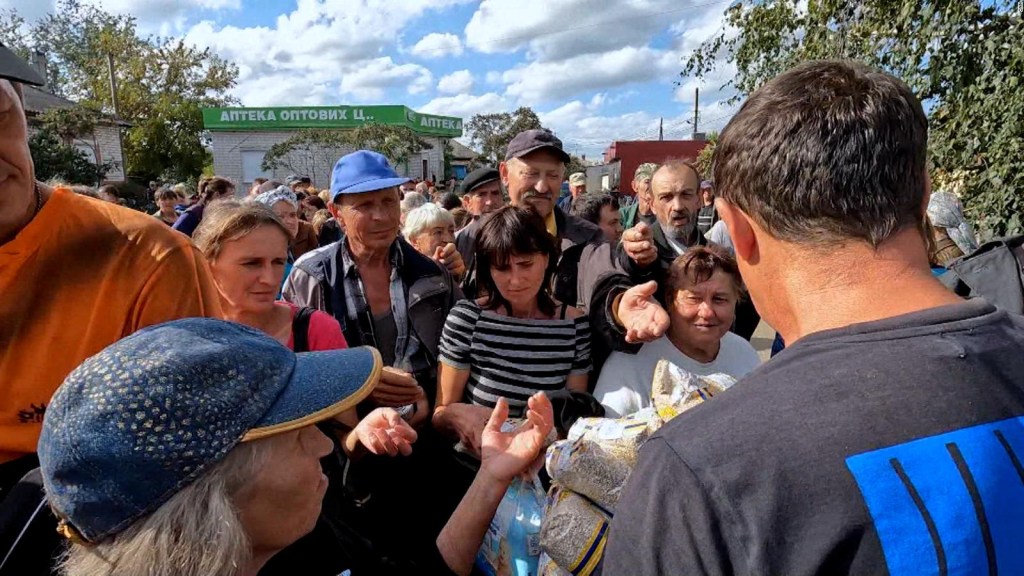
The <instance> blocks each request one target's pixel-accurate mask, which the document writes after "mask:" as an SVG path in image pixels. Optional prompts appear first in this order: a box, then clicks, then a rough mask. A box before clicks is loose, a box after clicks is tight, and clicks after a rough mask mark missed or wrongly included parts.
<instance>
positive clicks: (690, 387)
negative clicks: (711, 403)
mask: <svg viewBox="0 0 1024 576" xmlns="http://www.w3.org/2000/svg"><path fill="white" fill-rule="evenodd" d="M735 383H736V379H735V378H733V377H732V376H729V375H727V374H712V375H710V376H697V375H696V374H691V373H690V372H687V371H686V370H683V369H682V368H680V367H679V366H676V365H675V364H673V363H671V362H669V361H668V360H664V359H662V360H659V361H658V364H657V366H655V367H654V381H653V382H652V384H651V400H653V401H654V407H655V409H656V410H657V411H658V416H659V417H660V418H661V419H662V420H663V421H665V422H668V421H669V420H671V419H673V418H675V417H676V416H678V415H680V414H682V413H683V412H686V411H687V410H689V409H690V408H693V407H694V406H696V405H697V404H700V403H702V402H706V401H708V400H710V399H711V398H713V397H714V396H715V395H717V394H719V393H721V392H724V391H725V390H726V389H727V388H729V387H730V386H732V385H733V384H735Z"/></svg>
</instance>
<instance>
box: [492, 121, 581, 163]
mask: <svg viewBox="0 0 1024 576" xmlns="http://www.w3.org/2000/svg"><path fill="white" fill-rule="evenodd" d="M542 148H548V149H550V150H551V152H552V153H554V154H555V155H556V156H558V157H559V158H560V159H561V160H562V162H565V163H568V162H569V155H568V154H566V153H565V150H562V141H561V140H559V139H558V137H557V136H555V135H554V134H552V133H551V131H550V130H544V129H543V128H541V129H535V130H525V131H523V132H520V133H519V134H516V137H515V138H513V139H512V141H511V142H509V143H508V149H507V150H506V152H505V160H511V159H512V158H522V157H523V156H526V155H527V154H529V153H531V152H536V151H537V150H540V149H542Z"/></svg>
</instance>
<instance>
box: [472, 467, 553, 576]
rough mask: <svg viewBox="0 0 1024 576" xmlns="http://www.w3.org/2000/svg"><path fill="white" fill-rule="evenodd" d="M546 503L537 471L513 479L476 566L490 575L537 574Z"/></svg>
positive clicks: (486, 537)
mask: <svg viewBox="0 0 1024 576" xmlns="http://www.w3.org/2000/svg"><path fill="white" fill-rule="evenodd" d="M544 505H545V494H544V488H543V486H541V483H540V478H538V477H537V475H536V474H534V475H533V476H531V477H530V478H529V479H528V480H524V479H523V478H522V477H518V478H516V479H515V480H513V481H512V484H510V485H509V487H508V490H506V491H505V496H504V497H502V499H501V503H500V504H498V510H497V511H496V512H495V513H494V518H493V519H492V520H491V525H490V527H489V528H488V529H487V533H486V534H484V540H483V544H481V546H480V551H479V552H477V555H476V567H477V569H478V570H480V571H481V572H483V573H484V574H486V575H487V576H535V575H536V574H537V566H538V564H539V560H540V552H541V550H540V528H541V521H542V519H543V518H544Z"/></svg>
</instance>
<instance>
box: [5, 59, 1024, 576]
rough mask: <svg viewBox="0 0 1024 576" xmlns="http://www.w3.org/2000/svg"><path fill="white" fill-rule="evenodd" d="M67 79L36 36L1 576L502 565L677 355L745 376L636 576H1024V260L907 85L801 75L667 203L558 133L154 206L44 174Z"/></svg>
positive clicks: (677, 437) (27, 79) (622, 523)
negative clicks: (979, 231)
mask: <svg viewBox="0 0 1024 576" xmlns="http://www.w3.org/2000/svg"><path fill="white" fill-rule="evenodd" d="M40 82H41V79H40V78H38V77H37V76H36V75H35V73H34V72H33V71H32V69H31V68H29V67H28V66H27V65H25V64H24V62H21V61H20V60H18V59H17V57H16V56H14V55H13V53H10V52H9V51H7V50H6V49H4V48H2V47H0V109H3V110H6V111H7V113H6V114H5V115H3V116H2V117H0V133H2V134H3V138H2V144H0V160H2V162H0V177H2V178H0V287H2V290H3V294H4V296H5V298H4V299H3V303H0V343H2V347H0V389H2V394H0V575H6V574H51V573H55V574H56V573H59V574H64V575H66V576H105V575H109V576H115V575H117V576H121V575H123V576H128V575H132V576H135V575H139V574H147V575H166V576H171V575H188V576H193V575H194V576H199V575H209V574H218V575H234V576H255V575H261V576H272V575H277V574H282V575H284V574H295V573H302V574H312V575H321V574H322V575H324V576H335V575H337V574H343V573H345V574H355V575H357V576H358V575H360V574H414V573H416V574H419V573H423V574H449V573H453V574H463V575H464V574H470V573H471V572H472V571H473V563H474V559H475V557H476V554H477V551H478V549H479V548H480V545H481V542H482V540H483V538H484V534H485V533H486V532H487V531H488V529H489V528H490V523H491V519H492V518H493V517H494V515H495V511H496V510H497V509H498V506H499V503H500V502H501V500H502V498H503V496H504V494H505V491H506V489H507V488H508V487H509V486H510V484H511V483H512V482H513V479H514V478H516V477H517V476H519V475H521V474H524V473H527V472H528V471H535V470H537V467H538V462H540V461H542V460H543V455H544V449H545V446H546V445H547V443H548V442H549V441H550V439H551V438H552V437H554V436H561V437H564V436H565V433H566V430H567V429H568V428H569V427H571V425H572V424H573V422H575V421H576V420H577V419H579V418H581V417H602V416H603V417H608V418H619V417H625V416H629V415H631V414H634V413H636V412H638V411H640V410H643V409H645V408H647V407H649V406H650V404H651V398H650V387H651V380H652V377H653V373H654V369H655V366H656V365H657V364H658V362H659V361H660V360H662V359H665V360H668V361H670V362H671V363H673V364H675V365H676V366H678V367H680V368H681V369H683V370H685V371H686V372H689V373H692V374H697V375H711V374H727V375H729V376H731V377H734V378H736V379H737V380H738V383H737V384H736V385H734V386H733V387H732V388H730V389H729V390H727V391H726V392H724V393H721V394H718V395H716V397H715V398H714V399H713V400H712V401H709V402H707V403H706V405H701V406H699V407H697V408H694V409H692V410H690V411H688V412H686V413H684V414H682V415H680V416H678V417H676V418H675V419H674V420H673V421H672V422H670V423H668V424H666V425H665V426H664V428H662V429H661V431H660V432H658V433H657V434H656V435H655V436H653V437H652V438H651V439H650V440H648V441H647V443H646V444H645V445H644V447H643V448H642V450H641V452H640V457H639V462H638V464H637V468H636V470H635V471H634V472H633V474H632V476H631V478H630V480H629V482H628V484H627V485H626V488H625V492H624V493H623V495H622V497H621V499H620V501H619V504H618V506H617V508H616V513H615V516H614V518H613V521H612V524H611V528H610V530H609V534H608V544H607V547H606V548H605V551H604V558H603V562H602V566H601V568H600V569H599V571H601V572H603V573H604V574H610V575H626V574H629V575H639V574H644V575H655V574H679V573H696V574H788V575H798V574H880V573H890V574H926V573H941V574H974V573H981V572H985V571H988V572H989V573H995V572H996V571H997V570H998V571H999V572H1002V573H1007V574H1011V573H1024V556H1022V555H1021V554H1020V553H1019V551H1018V547H1016V546H1015V543H1016V542H1019V541H1021V540H1022V538H1024V521H1022V518H1024V482H1022V481H1021V480H1022V479H1024V469H1022V468H1021V464H1020V462H1021V460H1022V459H1024V432H1022V431H1024V354H1022V352H1024V318H1021V317H1020V316H1019V315H1018V314H1019V313H1020V312H1021V307H1022V303H1021V301H1024V296H1022V290H1021V287H1020V284H1019V283H1018V284H1016V289H1017V291H1016V292H1013V290H1012V287H1007V286H1004V285H1003V284H1002V283H1001V282H1009V280H1007V278H1008V277H1010V276H1012V271H1011V272H1008V273H1007V274H1008V275H1009V276H1008V275H1004V276H1002V277H1000V278H1001V279H993V274H992V270H993V266H995V265H994V264H993V263H992V262H993V260H992V258H993V256H991V254H1004V252H1005V254H1011V256H1010V258H1012V257H1013V256H1012V254H1013V252H1012V251H1013V250H1014V249H1016V250H1019V245H1020V242H1017V243H1016V244H1015V243H1014V242H1012V241H1007V242H1004V243H1003V244H1002V245H1001V246H1003V247H1007V249H1006V250H1005V251H1003V252H1001V251H998V250H994V249H991V248H990V247H989V245H986V247H982V248H981V249H979V247H978V245H977V241H976V239H975V238H974V232H973V230H971V228H970V225H969V224H968V223H967V221H966V219H965V218H964V216H963V210H962V207H961V206H960V204H959V200H958V199H957V198H956V196H955V195H952V194H949V193H947V192H943V191H938V190H935V191H933V190H932V189H931V185H930V181H929V176H928V165H927V157H926V151H927V119H926V117H925V114H924V111H923V109H922V106H921V103H920V102H919V101H918V100H917V98H916V97H915V96H914V95H913V94H912V92H911V91H910V89H909V88H908V87H907V86H906V85H905V84H903V83H902V82H901V81H899V80H898V79H896V78H894V77H892V76H890V75H888V74H885V73H883V72H879V71H877V70H873V69H870V68H868V67H865V66H863V65H860V64H857V63H852V62H845V61H817V62H809V63H805V64H801V65H798V66H796V67H794V68H793V69H791V70H788V71H786V72H784V73H782V74H781V75H779V76H778V77H776V78H775V79H773V80H771V81H770V82H768V83H767V84H766V85H765V86H763V87H762V88H760V89H758V90H757V91H755V92H754V93H753V94H751V95H750V97H749V98H748V99H747V100H746V102H745V103H744V104H743V106H742V107H741V109H740V110H739V112H738V113H737V114H736V116H735V117H734V118H733V119H732V120H731V121H730V123H729V125H728V126H727V127H726V128H725V130H724V131H723V132H722V134H721V137H720V140H719V142H718V145H717V149H716V152H715V161H714V174H713V178H710V179H709V178H704V177H702V174H701V173H700V171H699V170H698V168H697V167H696V165H695V164H694V163H693V162H691V161H689V160H686V159H671V158H669V159H661V160H660V161H659V162H655V163H645V164H642V165H641V166H639V167H638V168H637V169H636V171H635V173H634V174H633V175H631V176H632V179H631V181H630V184H631V186H630V188H631V191H632V194H619V193H611V192H607V191H600V192H588V191H587V190H586V179H585V177H584V175H583V174H579V173H577V174H571V175H567V174H566V166H567V164H568V163H569V156H568V154H567V153H566V152H565V151H564V150H563V148H562V143H561V141H560V140H559V139H558V138H557V137H556V136H555V135H554V134H553V133H551V132H550V131H547V130H526V131H524V132H522V133H520V134H518V135H517V136H515V137H514V138H513V139H512V140H511V142H510V143H509V145H508V147H507V152H506V156H505V158H504V160H503V161H502V162H500V163H499V165H498V166H493V167H491V166H488V167H481V168H478V169H476V170H474V171H472V172H471V173H469V174H467V175H466V177H465V178H464V179H463V180H462V182H461V183H459V184H458V186H456V183H455V182H454V181H449V182H447V183H446V184H444V185H440V184H439V185H435V184H434V183H433V182H427V181H423V182H414V181H412V180H410V179H409V178H407V177H404V176H401V175H400V174H398V173H397V172H396V170H395V169H394V168H393V167H392V165H391V164H390V162H389V161H388V159H387V158H386V157H384V156H383V155H381V154H379V153H377V152H374V151H371V150H358V151H354V152H352V153H350V154H346V155H344V156H343V157H341V158H340V159H339V160H338V161H337V163H336V164H335V165H334V168H333V171H332V173H331V177H330V186H329V188H328V189H326V190H322V191H318V190H316V189H315V188H314V187H313V186H312V181H311V179H310V178H309V177H306V176H302V175H293V176H289V177H288V178H286V179H285V181H284V182H279V181H274V180H263V179H260V180H258V181H257V182H254V183H252V186H251V188H250V189H249V190H247V191H246V190H245V189H244V188H240V186H241V184H240V183H235V182H232V181H231V180H229V179H226V178H221V177H212V178H204V179H201V180H200V181H199V186H198V189H197V193H196V194H195V195H194V197H193V198H189V195H188V194H187V192H186V191H183V190H182V189H180V188H179V187H176V186H172V187H164V186H160V185H158V184H157V183H153V186H151V188H152V190H151V192H152V194H153V199H154V201H155V203H156V205H157V207H158V210H157V211H156V212H155V213H153V214H145V213H141V212H136V211H133V210H130V209H128V208H125V207H122V206H118V205H116V203H115V202H111V201H106V202H105V201H103V200H101V199H100V198H99V194H98V193H97V194H96V196H97V197H94V198H89V197H88V196H90V195H92V194H88V193H82V192H81V191H79V193H76V191H75V190H73V189H72V188H71V187H68V186H64V185H59V184H58V185H53V186H51V185H48V184H45V183H41V182H37V181H36V180H35V177H34V172H33V164H32V160H31V157H30V155H29V153H28V146H27V123H26V117H25V114H24V109H23V104H22V92H21V85H22V84H38V83H40ZM565 182H567V183H568V194H564V195H563V194H562V189H563V183H565ZM975 254H978V256H975ZM981 258H987V260H981ZM947 270H948V272H947ZM979 270H985V271H986V274H987V276H986V277H985V279H984V281H981V280H978V271H979ZM1000 270H1006V267H1005V266H1004V267H1003V268H1000ZM1017 270H1019V267H1018V268H1013V271H1017ZM940 274H941V275H942V282H940V279H938V278H937V277H938V276H939V275H940ZM950 278H952V280H950ZM1018 280H1019V279H1018ZM943 283H946V284H947V285H949V286H951V287H952V288H953V289H952V290H951V289H950V288H947V286H946V285H944V284H943ZM1008 292H1009V293H1010V294H1008ZM989 294H993V296H992V297H991V299H993V300H994V303H995V304H997V305H998V306H999V307H997V306H995V305H993V303H989V302H988V301H986V299H985V298H988V297H989ZM979 295H980V296H983V297H982V298H970V299H966V300H965V298H964V296H979ZM1014 298H1016V299H1017V300H1019V301H1016V302H1015V301H1014ZM762 320H763V321H764V322H766V323H767V324H768V325H770V326H771V327H772V328H773V329H774V330H775V331H776V332H777V334H778V343H777V344H778V346H777V349H780V350H781V349H782V348H783V347H784V346H785V348H786V349H785V350H784V351H782V352H779V354H778V356H777V357H774V358H772V359H771V360H768V361H767V362H762V359H761V357H759V355H758V353H757V352H756V351H755V349H754V347H753V346H752V345H751V343H750V339H751V335H752V334H753V332H754V329H755V328H756V327H757V325H758V324H759V323H760V322H761V321H762ZM510 424H511V425H510ZM54 528H56V530H55V529H54Z"/></svg>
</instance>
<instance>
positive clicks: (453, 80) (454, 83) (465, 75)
mask: <svg viewBox="0 0 1024 576" xmlns="http://www.w3.org/2000/svg"><path fill="white" fill-rule="evenodd" d="M472 90H473V74H472V73H471V72H470V71H469V70H459V71H458V72H452V73H451V74H448V75H447V76H445V77H443V78H441V80H439V81H438V82H437V91H438V92H440V93H442V94H467V93H469V92H470V91H472Z"/></svg>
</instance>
